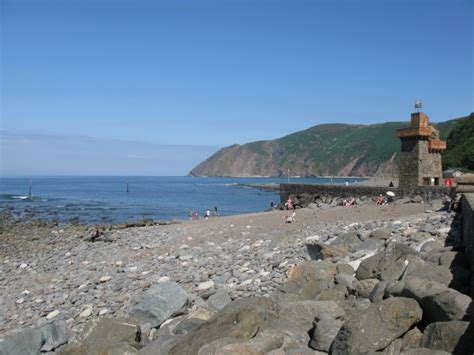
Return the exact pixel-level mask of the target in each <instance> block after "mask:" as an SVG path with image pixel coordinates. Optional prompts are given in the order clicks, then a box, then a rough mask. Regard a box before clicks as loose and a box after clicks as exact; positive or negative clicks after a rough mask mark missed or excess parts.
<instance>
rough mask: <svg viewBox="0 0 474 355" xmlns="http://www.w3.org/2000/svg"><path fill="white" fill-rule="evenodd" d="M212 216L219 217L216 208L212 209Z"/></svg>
mask: <svg viewBox="0 0 474 355" xmlns="http://www.w3.org/2000/svg"><path fill="white" fill-rule="evenodd" d="M214 216H216V217H219V216H220V214H219V212H218V211H217V207H214Z"/></svg>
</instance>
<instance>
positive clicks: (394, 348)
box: [382, 338, 402, 355]
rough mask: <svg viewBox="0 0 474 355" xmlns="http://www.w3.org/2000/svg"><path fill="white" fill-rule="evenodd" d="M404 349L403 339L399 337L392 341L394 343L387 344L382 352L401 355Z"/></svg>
mask: <svg viewBox="0 0 474 355" xmlns="http://www.w3.org/2000/svg"><path fill="white" fill-rule="evenodd" d="M401 350H402V339H400V338H398V339H395V340H394V341H392V343H391V344H390V345H389V346H387V347H386V348H385V349H384V350H383V351H382V353H383V354H387V355H399V354H400V352H401Z"/></svg>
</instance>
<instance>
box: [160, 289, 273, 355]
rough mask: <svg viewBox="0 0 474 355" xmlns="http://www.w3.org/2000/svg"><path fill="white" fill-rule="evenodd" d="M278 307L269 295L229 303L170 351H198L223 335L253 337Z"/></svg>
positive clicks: (191, 352) (223, 336) (242, 338)
mask: <svg viewBox="0 0 474 355" xmlns="http://www.w3.org/2000/svg"><path fill="white" fill-rule="evenodd" d="M277 310H278V306H277V305H276V304H275V303H274V302H273V301H272V300H271V299H269V298H263V297H250V298H242V299H238V300H236V301H234V302H231V303H229V304H228V305H227V306H225V307H224V308H223V309H221V310H220V311H219V312H218V313H216V314H215V315H214V316H213V317H212V318H211V319H210V320H209V321H207V322H206V323H205V324H203V325H201V326H200V327H199V328H198V329H197V330H195V331H194V332H190V333H188V334H186V335H185V336H184V337H183V338H182V341H180V342H179V343H177V344H175V345H174V346H172V348H171V349H170V351H169V354H170V355H171V354H179V355H181V354H197V353H198V352H199V349H201V348H202V347H203V346H205V345H206V344H210V343H212V342H214V341H216V340H219V339H223V338H227V337H230V338H239V339H241V340H245V339H251V338H253V337H255V336H256V335H257V333H258V332H259V331H260V330H261V329H264V327H265V324H266V323H267V322H269V321H270V319H272V318H273V317H274V316H275V315H276V313H277Z"/></svg>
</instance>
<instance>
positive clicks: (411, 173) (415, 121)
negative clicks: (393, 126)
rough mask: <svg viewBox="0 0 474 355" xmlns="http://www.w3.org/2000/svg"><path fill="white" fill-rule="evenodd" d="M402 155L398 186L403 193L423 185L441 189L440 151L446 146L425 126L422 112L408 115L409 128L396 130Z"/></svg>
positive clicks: (437, 132) (426, 120)
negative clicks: (409, 117)
mask: <svg viewBox="0 0 474 355" xmlns="http://www.w3.org/2000/svg"><path fill="white" fill-rule="evenodd" d="M397 137H398V138H400V140H401V144H402V151H401V154H400V172H399V186H400V188H401V189H403V190H405V191H407V190H408V191H409V190H412V189H414V188H416V187H418V186H423V185H441V184H442V178H443V172H442V167H441V151H443V150H444V149H446V142H445V141H441V140H440V139H439V131H438V130H437V129H436V128H434V127H433V126H430V125H429V118H428V116H427V115H425V114H424V113H423V112H415V113H412V114H411V125H410V127H408V128H403V129H398V130H397Z"/></svg>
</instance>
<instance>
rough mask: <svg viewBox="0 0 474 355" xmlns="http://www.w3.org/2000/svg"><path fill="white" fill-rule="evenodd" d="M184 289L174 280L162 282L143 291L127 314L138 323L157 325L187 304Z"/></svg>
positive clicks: (177, 312)
mask: <svg viewBox="0 0 474 355" xmlns="http://www.w3.org/2000/svg"><path fill="white" fill-rule="evenodd" d="M187 301H188V295H187V293H186V291H185V290H184V289H183V288H182V287H181V286H179V285H178V284H177V283H175V282H164V283H160V284H157V285H155V286H152V287H151V288H150V289H148V290H147V291H145V292H144V293H143V295H142V296H141V299H140V300H139V301H138V302H137V303H136V304H135V305H134V306H133V307H132V308H131V309H130V311H129V315H130V316H131V317H132V318H135V319H137V320H138V321H139V322H140V324H145V323H150V324H151V325H152V327H158V326H159V325H160V324H161V323H163V322H164V321H165V320H167V319H168V318H170V317H172V316H174V315H177V314H179V313H180V312H181V311H182V309H183V307H184V306H185V305H186V304H187Z"/></svg>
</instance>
